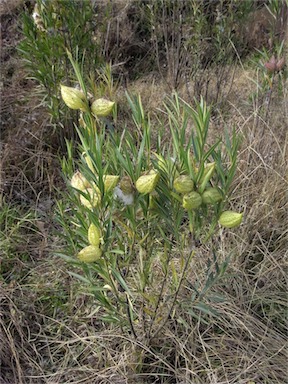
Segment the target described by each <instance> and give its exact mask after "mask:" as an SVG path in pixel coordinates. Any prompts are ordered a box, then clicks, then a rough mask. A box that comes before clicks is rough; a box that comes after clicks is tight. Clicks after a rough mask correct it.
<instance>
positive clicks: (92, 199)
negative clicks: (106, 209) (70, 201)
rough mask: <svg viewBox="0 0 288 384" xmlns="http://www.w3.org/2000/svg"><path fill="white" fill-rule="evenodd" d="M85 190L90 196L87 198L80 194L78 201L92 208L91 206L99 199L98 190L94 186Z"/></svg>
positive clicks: (94, 205)
mask: <svg viewBox="0 0 288 384" xmlns="http://www.w3.org/2000/svg"><path fill="white" fill-rule="evenodd" d="M86 192H87V193H88V194H89V196H90V198H88V199H87V198H86V197H84V196H83V195H80V201H81V203H82V204H83V205H84V206H85V207H87V208H89V209H91V210H92V209H93V207H96V206H97V205H98V204H99V203H100V201H101V195H100V191H99V189H98V188H97V187H95V188H87V189H86Z"/></svg>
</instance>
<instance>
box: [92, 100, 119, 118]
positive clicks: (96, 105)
mask: <svg viewBox="0 0 288 384" xmlns="http://www.w3.org/2000/svg"><path fill="white" fill-rule="evenodd" d="M114 104H115V102H114V101H110V100H106V99H97V100H95V101H93V103H92V105H91V112H92V113H93V115H94V116H98V117H105V116H108V115H109V114H110V113H111V112H112V109H113V106H114Z"/></svg>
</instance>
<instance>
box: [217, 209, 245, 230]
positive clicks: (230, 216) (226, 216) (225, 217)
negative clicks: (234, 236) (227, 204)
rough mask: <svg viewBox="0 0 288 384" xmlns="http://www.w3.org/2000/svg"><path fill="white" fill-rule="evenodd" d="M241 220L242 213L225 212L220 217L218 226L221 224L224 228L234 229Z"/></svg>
mask: <svg viewBox="0 0 288 384" xmlns="http://www.w3.org/2000/svg"><path fill="white" fill-rule="evenodd" d="M242 218H243V213H238V212H234V211H225V212H223V213H221V215H220V218H219V224H221V225H222V226H223V227H224V228H235V227H238V226H239V225H240V224H241V222H242Z"/></svg>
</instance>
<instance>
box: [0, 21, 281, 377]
mask: <svg viewBox="0 0 288 384" xmlns="http://www.w3.org/2000/svg"><path fill="white" fill-rule="evenodd" d="M8 25H12V27H13V23H12V24H8ZM12 53H13V52H12ZM7 60H8V61H7V63H8V64H7V65H8V67H7V68H8V69H9V68H10V67H9V65H12V64H11V60H12V63H13V68H14V69H16V71H15V72H14V75H12V77H11V81H8V80H7V83H6V84H5V85H6V89H7V90H8V91H9V92H8V93H5V94H4V96H3V106H4V107H2V108H4V112H6V111H8V112H7V116H10V117H11V116H14V117H13V119H12V122H11V121H10V123H9V124H8V123H7V126H6V130H5V134H4V136H3V138H4V140H5V152H4V154H5V156H4V157H3V158H2V161H3V175H4V176H5V177H4V178H3V186H2V188H3V189H4V194H3V195H5V196H6V201H8V199H7V196H8V197H9V196H10V197H12V201H13V202H15V203H16V208H15V209H14V208H13V209H12V208H11V207H7V205H6V204H5V202H3V206H2V211H1V216H0V219H1V238H0V243H1V250H0V256H1V272H2V276H3V277H2V279H1V280H0V297H1V299H0V300H1V301H0V303H1V304H0V305H1V308H0V310H1V317H0V339H1V341H2V342H1V344H0V361H1V371H0V372H1V373H0V382H1V384H2V383H3V384H4V383H5V384H6V383H78V382H81V383H87V384H88V383H128V382H129V383H135V382H139V383H141V382H143V383H148V382H156V379H158V381H157V382H163V383H165V382H167V383H173V382H177V383H195V384H196V383H197V384H198V383H204V384H205V383H213V384H220V383H235V384H236V383H243V384H244V383H245V384H247V383H248V382H251V383H252V382H255V383H257V384H260V383H261V384H262V383H284V382H285V381H286V380H285V377H286V373H287V371H286V365H287V364H286V355H285V352H286V351H285V343H286V342H287V338H286V335H287V332H286V315H285V307H286V304H287V297H286V278H285V269H286V267H287V227H288V225H287V224H288V223H287V214H286V212H287V197H288V196H287V179H286V180H285V177H286V176H287V118H288V109H287V108H288V106H287V83H286V90H284V94H283V95H281V96H278V95H277V92H274V93H273V94H272V99H271V103H270V106H269V110H268V111H267V110H265V108H264V111H260V110H259V108H258V105H257V103H254V104H253V103H252V102H248V99H249V95H251V93H252V92H253V91H255V86H254V85H253V82H252V81H251V79H252V78H254V76H255V73H254V72H253V70H252V69H249V68H248V69H247V70H244V69H243V68H241V67H239V68H238V69H237V76H235V82H234V84H233V88H232V90H231V94H230V97H229V99H228V101H227V104H226V105H224V108H222V109H221V111H220V113H219V114H217V115H215V118H214V119H213V123H212V128H211V129H212V131H213V133H214V134H215V135H218V134H219V132H222V131H223V127H224V125H226V126H232V125H233V124H236V128H237V130H238V131H239V132H241V133H242V135H243V143H242V147H241V150H240V159H239V166H238V176H237V179H236V181H235V183H234V189H235V195H234V196H235V200H234V201H232V202H231V204H232V205H234V204H235V205H236V204H237V206H240V207H241V208H244V211H245V221H244V223H243V225H242V226H241V229H240V230H239V231H237V232H236V231H235V233H234V234H233V233H229V234H228V235H227V234H226V232H225V233H222V235H221V236H220V238H219V239H218V243H217V245H218V247H219V249H220V252H221V254H222V255H223V257H225V255H227V254H228V253H229V252H231V253H232V254H233V258H232V262H231V264H230V267H229V270H228V276H227V279H225V280H223V281H221V282H220V283H219V284H218V285H217V286H216V287H214V290H215V293H217V294H222V295H224V296H225V301H223V302H219V303H217V304H215V309H217V310H218V312H219V313H220V314H221V317H213V318H209V319H208V320H209V321H208V324H207V325H203V324H201V323H199V322H195V321H193V320H191V318H189V317H187V318H186V321H187V324H186V326H183V325H181V324H177V323H176V324H175V323H173V322H172V321H171V323H170V324H168V325H167V327H166V329H165V330H164V332H163V334H162V335H160V336H159V340H156V341H155V345H154V346H153V349H152V348H151V347H150V348H148V350H147V347H146V346H145V345H143V344H141V342H140V341H139V342H137V343H135V342H134V341H133V340H130V339H128V338H124V337H123V336H121V334H120V332H118V330H117V329H113V328H111V329H109V327H104V326H103V324H101V323H99V321H98V320H97V308H95V306H94V304H93V301H92V300H91V298H90V297H89V296H87V295H86V294H85V287H83V286H80V285H79V284H78V283H77V282H76V281H75V280H73V279H71V277H70V276H69V274H68V269H67V265H66V264H65V263H63V262H62V261H61V260H59V259H57V258H55V257H53V252H54V251H55V249H57V248H58V247H60V245H61V244H59V239H58V238H57V236H55V231H54V230H55V226H56V224H55V222H54V220H53V207H52V206H51V201H52V202H53V197H51V190H52V188H53V186H54V185H55V184H56V185H59V184H57V183H55V178H57V177H58V174H57V171H54V168H55V164H56V159H55V150H53V149H50V148H48V149H47V148H45V143H43V140H42V136H41V134H42V133H43V132H44V130H45V123H46V122H47V120H45V118H44V119H43V118H40V112H41V108H37V104H38V103H39V101H38V100H37V98H36V100H35V98H31V97H30V95H31V89H30V85H31V84H30V83H29V86H27V84H26V83H25V84H23V83H21V81H23V77H24V73H23V72H21V73H23V74H22V75H21V76H19V72H18V75H17V65H16V64H15V56H14V54H13V55H12V56H11V58H9V59H7ZM13 60H14V62H13ZM8 69H7V73H8ZM7 79H8V77H7ZM19 89H21V92H19ZM130 89H131V90H134V91H138V92H141V94H142V98H143V102H144V104H145V105H146V107H147V109H149V108H151V109H153V108H156V107H158V103H157V102H156V103H155V100H161V98H162V97H163V94H164V93H165V92H167V89H166V87H165V84H162V83H159V81H158V82H157V81H156V80H155V83H154V84H153V83H152V85H151V78H148V80H145V79H141V80H140V81H138V82H135V83H134V84H131V88H130ZM182 93H183V97H185V90H183V92H182ZM21 96H22V97H24V99H26V101H25V100H23V98H22V100H23V102H22V103H19V98H21ZM120 98H121V91H120V93H119V99H120ZM256 100H258V99H256ZM13 102H15V103H16V104H15V108H14V109H13V111H10V112H9V106H10V105H11V104H13ZM19 104H20V105H19ZM35 106H36V109H35V114H36V115H35V118H34V120H33V124H31V122H30V121H29V120H28V118H27V116H28V112H30V111H31V108H34V107H35ZM2 112H3V111H2ZM261 116H262V117H261ZM5 122H7V120H5ZM36 126H37V127H36ZM46 129H47V128H46ZM24 132H25V133H24ZM16 136H18V137H20V139H21V140H18V141H17V140H15V137H16ZM35 136H36V138H35ZM25 137H26V141H28V143H26V144H25V146H24V148H25V150H24V151H23V140H24V138H25ZM17 154H18V155H19V158H18V160H17V157H16V155H17ZM23 157H24V160H23ZM31 159H32V160H31ZM51 163H52V165H51ZM11 164H12V166H11ZM23 164H24V166H23ZM53 164H54V167H53ZM31 168H32V170H31ZM28 170H29V172H28ZM4 182H5V183H6V184H5V185H4ZM42 190H44V191H45V193H43V195H42V194H41V193H40V192H41V191H42ZM23 205H26V208H25V207H24V208H23ZM28 211H29V212H31V211H32V214H31V213H29V212H28ZM27 212H28V213H27ZM35 217H37V220H36V219H35ZM202 271H203V265H202V261H201V258H200V259H199V261H198V262H197V263H196V265H195V273H197V274H198V275H199V274H201V273H203V272H202ZM183 316H184V314H183ZM206 319H207V317H206ZM143 351H146V356H147V358H146V360H144V363H146V366H145V365H144V366H143V367H142V372H144V373H143V374H142V375H139V374H137V372H139V370H140V369H141V367H139V366H138V367H137V362H138V357H137V356H138V355H139V354H143ZM159 365H161V366H162V367H163V368H162V373H163V376H160V374H159V369H158V366H159ZM156 371H158V373H157V375H153V372H156ZM161 377H162V378H161Z"/></svg>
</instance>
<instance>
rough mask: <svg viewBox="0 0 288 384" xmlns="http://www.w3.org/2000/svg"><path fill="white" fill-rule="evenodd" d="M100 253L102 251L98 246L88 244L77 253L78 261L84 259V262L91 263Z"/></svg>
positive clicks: (97, 258)
mask: <svg viewBox="0 0 288 384" xmlns="http://www.w3.org/2000/svg"><path fill="white" fill-rule="evenodd" d="M101 255H102V251H101V249H100V248H99V247H96V246H95V245H88V246H87V247H85V248H83V249H82V250H81V251H80V252H79V253H78V255H77V257H78V259H79V260H80V261H84V262H85V263H93V262H94V261H97V260H99V259H100V257H101Z"/></svg>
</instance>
